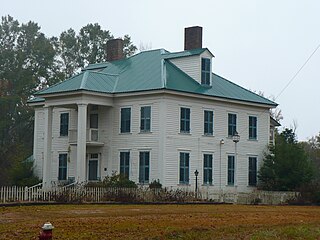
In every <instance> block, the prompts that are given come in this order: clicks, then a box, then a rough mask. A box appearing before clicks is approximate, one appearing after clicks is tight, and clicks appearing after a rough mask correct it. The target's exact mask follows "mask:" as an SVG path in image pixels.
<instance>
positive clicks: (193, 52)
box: [163, 48, 214, 59]
mask: <svg viewBox="0 0 320 240" xmlns="http://www.w3.org/2000/svg"><path fill="white" fill-rule="evenodd" d="M204 51H208V52H209V53H210V54H211V55H212V56H213V54H212V53H211V52H210V51H209V49H207V48H197V49H191V50H186V51H182V52H174V53H170V52H168V51H166V53H165V54H163V58H164V59H172V58H180V57H190V56H196V55H200V54H201V53H203V52H204ZM213 57H214V56H213Z"/></svg>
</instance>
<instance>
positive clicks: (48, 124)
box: [42, 107, 52, 188]
mask: <svg viewBox="0 0 320 240" xmlns="http://www.w3.org/2000/svg"><path fill="white" fill-rule="evenodd" d="M44 119H45V124H44V141H43V143H44V144H43V145H44V149H43V165H42V167H43V175H42V184H43V185H42V187H43V188H49V187H51V161H52V156H51V149H52V107H45V108H44Z"/></svg>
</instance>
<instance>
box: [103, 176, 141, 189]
mask: <svg viewBox="0 0 320 240" xmlns="http://www.w3.org/2000/svg"><path fill="white" fill-rule="evenodd" d="M102 184H103V186H104V187H117V188H137V187H138V186H137V184H136V183H135V182H133V181H131V180H129V179H128V178H126V177H125V176H123V175H121V174H116V173H113V174H112V175H111V176H106V177H105V179H103V181H102Z"/></svg>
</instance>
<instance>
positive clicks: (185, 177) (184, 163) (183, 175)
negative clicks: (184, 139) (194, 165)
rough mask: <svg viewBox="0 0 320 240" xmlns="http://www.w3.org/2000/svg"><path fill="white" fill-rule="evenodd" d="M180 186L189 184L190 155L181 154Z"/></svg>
mask: <svg viewBox="0 0 320 240" xmlns="http://www.w3.org/2000/svg"><path fill="white" fill-rule="evenodd" d="M179 182H180V184H189V153H185V152H181V153H180V178H179Z"/></svg>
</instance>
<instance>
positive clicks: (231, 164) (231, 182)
mask: <svg viewBox="0 0 320 240" xmlns="http://www.w3.org/2000/svg"><path fill="white" fill-rule="evenodd" d="M234 161H235V160H234V156H232V155H229V156H228V185H234V170H235V162H234Z"/></svg>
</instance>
